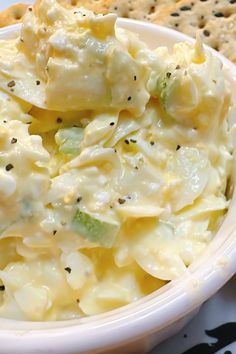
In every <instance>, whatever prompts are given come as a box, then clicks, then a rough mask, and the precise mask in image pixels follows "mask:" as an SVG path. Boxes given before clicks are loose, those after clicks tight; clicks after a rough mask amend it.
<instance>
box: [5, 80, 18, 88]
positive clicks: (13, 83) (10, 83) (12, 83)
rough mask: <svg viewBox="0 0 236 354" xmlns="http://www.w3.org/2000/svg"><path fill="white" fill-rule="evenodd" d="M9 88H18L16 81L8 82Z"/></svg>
mask: <svg viewBox="0 0 236 354" xmlns="http://www.w3.org/2000/svg"><path fill="white" fill-rule="evenodd" d="M7 86H8V87H14V86H16V83H15V81H14V80H12V81H10V82H8V84H7Z"/></svg>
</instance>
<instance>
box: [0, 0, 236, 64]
mask: <svg viewBox="0 0 236 354" xmlns="http://www.w3.org/2000/svg"><path fill="white" fill-rule="evenodd" d="M58 2H59V3H61V4H62V5H64V6H66V7H73V6H83V7H86V8H88V9H90V10H92V11H94V12H95V13H103V14H107V13H108V12H113V13H116V14H118V16H120V17H126V18H133V19H137V20H143V21H149V22H152V23H156V24H159V25H163V26H167V27H170V28H173V29H175V30H177V31H180V32H183V33H185V34H187V35H190V36H192V37H196V34H197V32H200V33H202V38H203V39H204V42H205V43H206V44H208V45H210V46H211V47H212V48H214V49H216V50H218V51H220V52H221V53H222V54H223V55H225V56H226V57H227V58H229V59H230V60H231V61H233V62H234V63H235V64H236V0H58ZM27 7H28V5H26V4H16V5H13V6H12V7H10V8H8V9H7V10H5V11H3V12H2V13H0V27H4V26H7V25H11V24H14V23H18V22H20V21H21V19H22V16H23V15H24V13H25V11H26V9H27Z"/></svg>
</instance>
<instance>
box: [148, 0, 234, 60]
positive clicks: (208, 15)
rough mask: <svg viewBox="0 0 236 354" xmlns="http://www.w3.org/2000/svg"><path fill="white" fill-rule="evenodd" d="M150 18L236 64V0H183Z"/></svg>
mask: <svg viewBox="0 0 236 354" xmlns="http://www.w3.org/2000/svg"><path fill="white" fill-rule="evenodd" d="M151 21H152V22H155V23H158V24H161V25H163V26H167V27H170V28H173V29H176V30H178V31H180V32H183V33H185V34H187V35H189V36H192V37H196V34H197V32H200V33H201V34H202V38H203V41H204V43H206V44H208V45H209V46H211V47H212V48H214V49H216V50H218V51H220V52H221V53H222V54H223V55H225V56H226V57H227V58H229V59H230V60H232V61H233V62H235V63H236V0H181V1H179V2H178V3H177V4H175V5H172V6H169V7H168V8H165V9H163V10H162V11H160V12H159V13H155V14H153V15H152V16H151Z"/></svg>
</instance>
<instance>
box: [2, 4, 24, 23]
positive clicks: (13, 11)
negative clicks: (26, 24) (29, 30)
mask: <svg viewBox="0 0 236 354" xmlns="http://www.w3.org/2000/svg"><path fill="white" fill-rule="evenodd" d="M28 6H29V5H26V4H15V5H13V6H11V7H9V8H7V9H6V10H5V11H2V12H1V13H0V27H5V26H9V25H14V24H15V23H19V22H21V19H22V17H23V16H24V14H25V12H26V9H27V8H28Z"/></svg>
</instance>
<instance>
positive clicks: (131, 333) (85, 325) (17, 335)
mask: <svg viewBox="0 0 236 354" xmlns="http://www.w3.org/2000/svg"><path fill="white" fill-rule="evenodd" d="M117 24H118V26H121V27H126V28H127V27H129V28H130V30H132V28H133V29H135V28H139V29H140V31H142V30H145V31H149V32H153V33H155V34H156V35H158V34H161V35H164V36H166V37H172V38H173V40H174V41H188V42H193V41H194V39H192V38H190V37H188V36H186V35H184V34H182V33H180V32H177V31H174V30H172V29H169V28H165V27H162V26H158V25H155V24H150V23H146V22H142V21H137V20H130V19H118V20H117ZM18 30H19V25H13V26H8V27H6V28H4V29H2V30H0V36H1V37H2V38H3V36H4V35H6V34H8V33H10V32H15V31H18ZM208 49H209V50H210V51H211V52H213V53H214V55H216V56H217V57H218V58H219V59H220V60H221V61H222V62H223V64H224V66H225V67H226V68H227V69H228V70H229V72H230V75H231V76H232V79H233V81H234V82H235V88H236V66H235V65H234V64H233V63H231V62H230V61H229V60H228V59H226V58H224V57H223V56H222V55H221V54H220V53H218V52H216V51H215V50H214V49H212V48H208ZM235 169H236V168H235ZM234 215H236V191H235V192H234V195H233V199H232V202H231V205H230V208H229V211H228V213H227V215H226V217H225V220H224V222H223V224H222V225H221V227H220V229H219V231H218V232H217V234H216V236H215V239H216V241H215V240H213V241H212V242H211V243H210V245H209V246H208V247H207V252H205V253H204V254H203V255H202V256H201V257H200V258H199V260H198V261H197V262H196V263H193V264H192V265H191V266H190V267H189V268H188V270H187V271H186V274H185V277H184V279H183V278H180V279H177V280H174V281H172V282H170V283H168V284H167V285H165V286H163V287H162V288H161V289H159V290H157V291H155V292H154V293H152V294H150V295H148V296H145V297H144V298H142V299H140V300H138V301H137V302H134V303H132V304H129V305H126V306H123V307H121V308H119V309H116V310H113V311H110V312H107V313H104V314H101V315H96V316H91V317H87V318H82V319H77V320H69V321H60V322H30V321H29V322H26V321H15V320H8V319H3V318H1V319H0V341H1V348H8V350H10V349H11V350H12V348H14V349H15V348H17V343H20V345H21V346H22V348H23V351H21V349H19V350H18V349H17V350H16V349H15V353H24V354H26V353H30V350H32V348H34V350H35V352H37V350H39V349H41V350H42V348H45V347H50V348H51V347H52V348H54V350H56V351H55V352H56V353H61V352H62V351H61V350H62V348H65V347H66V346H69V347H71V348H72V347H73V348H77V349H78V348H79V352H80V353H82V352H84V351H89V350H91V351H92V350H98V349H99V350H101V349H105V348H106V347H110V346H115V345H116V344H118V343H121V342H122V343H125V342H129V341H133V340H134V339H135V338H138V337H143V336H145V335H146V334H147V333H151V332H153V331H157V330H161V329H163V328H165V327H167V326H168V325H170V324H172V323H173V322H175V321H178V320H179V319H180V318H182V317H184V316H185V315H187V314H189V313H190V312H191V311H193V310H194V309H196V308H197V307H199V306H200V305H201V304H202V303H203V302H204V301H205V300H207V299H208V298H209V297H210V296H211V295H213V294H214V293H215V292H216V291H217V290H218V289H219V288H220V287H222V286H223V285H224V284H225V282H226V281H227V280H228V279H229V278H230V277H231V276H232V275H233V274H234V272H235V271H236V220H235V217H234ZM222 235H224V237H222ZM214 241H215V242H214ZM216 242H218V243H220V247H218V246H217V245H216ZM209 256H211V258H210V259H211V262H208V264H207V263H204V261H205V262H206V261H207V260H209ZM206 264H207V266H206ZM88 335H89V341H88ZM1 348H0V352H1ZM9 348H10V349H9ZM63 353H64V351H63Z"/></svg>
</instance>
